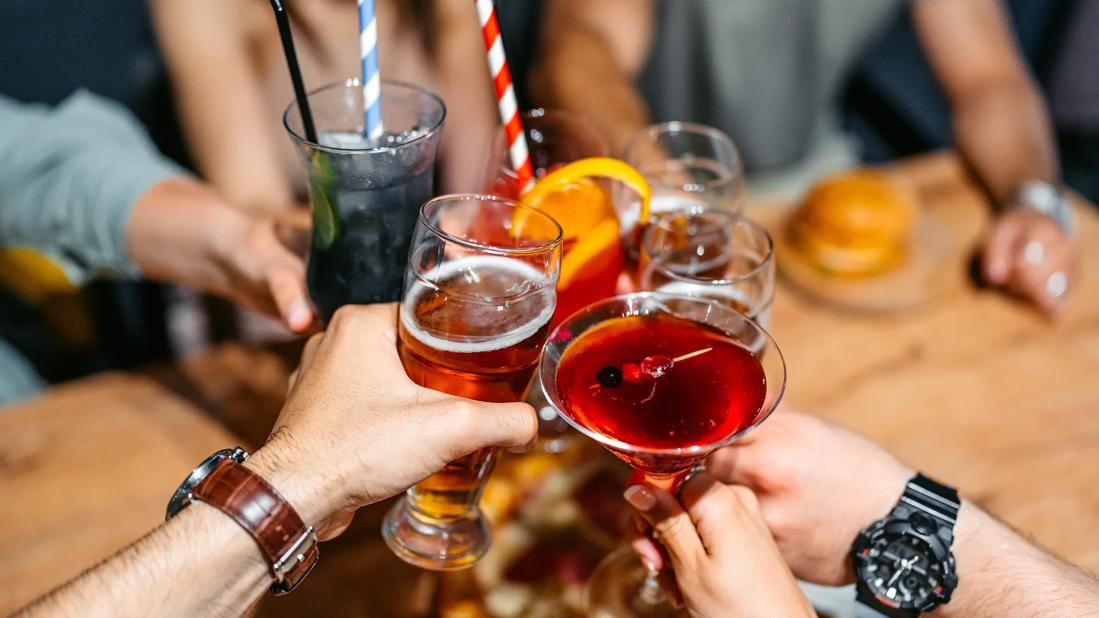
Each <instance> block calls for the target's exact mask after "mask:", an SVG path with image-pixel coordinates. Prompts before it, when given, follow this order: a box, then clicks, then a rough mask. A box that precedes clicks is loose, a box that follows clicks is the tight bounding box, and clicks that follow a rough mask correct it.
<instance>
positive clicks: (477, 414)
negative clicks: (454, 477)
mask: <svg viewBox="0 0 1099 618" xmlns="http://www.w3.org/2000/svg"><path fill="white" fill-rule="evenodd" d="M472 409H473V411H474V412H473V417H474V418H473V419H472V422H471V423H470V426H472V428H473V431H472V433H471V434H470V436H469V442H468V443H467V446H469V447H471V448H470V449H469V450H468V451H467V452H472V451H474V450H477V449H479V448H484V447H486V446H502V447H505V448H513V447H522V446H525V445H526V444H528V443H529V442H531V441H532V440H534V439H535V438H536V437H537V436H538V416H537V415H536V414H535V413H534V408H532V407H531V406H530V405H528V404H526V403H521V402H519V403H481V402H477V403H475V404H474V406H473V408H472Z"/></svg>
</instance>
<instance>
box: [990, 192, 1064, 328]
mask: <svg viewBox="0 0 1099 618" xmlns="http://www.w3.org/2000/svg"><path fill="white" fill-rule="evenodd" d="M1077 259H1078V253H1077V248H1076V244H1075V242H1074V241H1073V239H1072V238H1071V237H1070V236H1068V235H1066V234H1065V233H1064V232H1062V231H1061V228H1060V227H1058V226H1057V224H1056V223H1055V222H1054V221H1053V219H1050V218H1049V217H1047V216H1046V215H1043V214H1042V213H1039V212H1036V211H1034V210H1032V209H1029V208H1014V209H1012V210H1009V211H1008V212H1007V213H1005V214H1004V215H1002V216H1001V217H1000V218H999V219H998V220H997V221H996V223H995V224H994V225H993V227H992V230H991V231H990V232H989V234H988V237H987V238H986V239H985V243H984V265H983V268H984V276H985V278H986V279H987V280H988V282H989V283H992V284H994V285H997V286H1001V287H1003V288H1005V289H1007V290H1009V291H1011V292H1014V293H1015V294H1018V295H1019V296H1022V297H1023V298H1027V299H1029V300H1030V301H1031V302H1033V303H1034V304H1036V305H1037V306H1038V307H1039V308H1041V309H1042V310H1043V311H1044V312H1045V313H1046V314H1047V315H1049V316H1056V315H1057V313H1058V312H1060V310H1061V308H1062V307H1063V305H1064V302H1065V298H1066V294H1065V293H1066V292H1067V290H1068V287H1069V284H1070V283H1071V281H1072V277H1073V275H1074V274H1075V272H1076V263H1077ZM1058 273H1059V274H1058Z"/></svg>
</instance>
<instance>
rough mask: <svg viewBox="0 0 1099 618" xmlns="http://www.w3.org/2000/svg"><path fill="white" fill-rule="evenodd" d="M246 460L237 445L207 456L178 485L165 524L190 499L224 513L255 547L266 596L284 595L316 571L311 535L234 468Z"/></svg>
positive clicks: (255, 480) (270, 493)
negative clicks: (268, 577)
mask: <svg viewBox="0 0 1099 618" xmlns="http://www.w3.org/2000/svg"><path fill="white" fill-rule="evenodd" d="M247 459H248V452H247V451H245V450H244V449H243V448H241V447H239V446H238V447H236V448H233V449H224V450H220V451H218V452H216V453H214V454H213V455H210V456H209V457H207V458H206V459H205V460H204V461H203V462H202V463H200V464H199V465H198V467H197V468H195V469H194V470H192V471H191V474H190V475H188V476H187V478H186V479H184V480H183V482H182V483H180V485H179V489H177V490H176V491H175V493H174V494H173V495H172V499H171V500H169V501H168V513H167V516H166V517H165V519H166V520H167V519H171V518H172V517H175V516H176V515H177V514H179V512H180V511H182V510H183V509H184V508H186V507H187V506H188V505H190V504H191V503H192V502H194V501H195V500H198V501H200V502H205V503H206V504H208V505H210V506H212V507H214V508H216V509H218V510H220V511H221V512H223V513H225V514H226V515H228V516H229V517H231V518H232V519H233V521H235V522H237V524H239V525H240V527H241V528H244V530H245V531H246V532H248V534H250V535H251V536H252V538H253V539H255V541H256V544H257V545H259V549H260V553H262V554H263V556H264V558H265V559H266V561H267V564H268V565H269V566H270V567H271V572H272V573H273V574H274V577H275V583H274V584H273V585H272V586H271V592H273V593H275V594H286V593H287V592H290V591H291V590H293V589H294V588H297V587H298V585H299V584H300V583H301V582H302V580H304V579H305V576H306V575H309V572H310V571H312V570H313V567H314V566H316V564H317V559H318V558H319V557H320V550H319V549H318V548H317V534H316V532H315V531H314V530H313V526H307V525H306V524H305V522H304V521H302V518H301V516H299V515H298V512H297V511H295V510H294V507H292V506H290V503H289V502H287V501H286V499H285V498H283V497H282V495H281V494H279V492H278V491H276V490H275V488H274V487H271V486H270V485H268V484H267V481H265V480H263V478H262V477H261V476H260V475H258V474H256V473H255V472H252V471H251V470H249V469H248V468H246V467H244V466H242V465H240V464H242V463H244V462H245V461H246V460H247Z"/></svg>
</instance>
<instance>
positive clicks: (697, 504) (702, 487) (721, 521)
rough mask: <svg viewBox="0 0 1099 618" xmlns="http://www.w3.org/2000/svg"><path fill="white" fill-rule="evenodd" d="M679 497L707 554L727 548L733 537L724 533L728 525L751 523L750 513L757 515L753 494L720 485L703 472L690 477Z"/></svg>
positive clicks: (757, 506)
mask: <svg viewBox="0 0 1099 618" xmlns="http://www.w3.org/2000/svg"><path fill="white" fill-rule="evenodd" d="M680 495H681V499H682V501H683V506H684V507H685V508H686V509H687V515H688V516H689V517H690V518H691V522H692V523H693V524H694V527H695V530H697V531H698V536H699V540H700V541H701V542H702V546H703V547H704V548H705V550H706V552H707V553H708V554H710V555H713V554H714V553H720V552H722V551H723V550H726V549H728V543H729V542H730V539H733V538H735V536H734V535H730V534H724V533H723V532H726V527H727V526H730V525H738V526H739V525H743V524H744V523H745V522H749V521H751V513H752V512H753V511H754V512H755V513H756V514H758V512H759V505H758V503H757V502H756V500H755V495H754V494H752V492H751V491H750V490H748V489H747V488H745V487H742V486H737V489H734V488H733V487H730V486H728V485H723V484H721V483H719V482H717V480H715V479H714V478H713V477H712V476H710V475H708V474H705V473H700V474H696V475H694V476H693V477H691V479H690V480H689V481H687V483H686V484H684V486H683V489H682V490H681V491H680ZM753 523H754V522H753Z"/></svg>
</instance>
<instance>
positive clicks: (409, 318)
mask: <svg viewBox="0 0 1099 618" xmlns="http://www.w3.org/2000/svg"><path fill="white" fill-rule="evenodd" d="M493 271H495V273H501V272H507V273H508V274H509V275H511V276H514V277H515V280H516V283H517V284H518V285H516V286H511V287H510V288H509V289H508V290H505V292H511V291H512V289H511V288H515V289H514V294H513V295H511V299H512V300H511V304H512V305H513V306H512V307H511V308H510V309H505V310H503V311H501V310H500V309H501V305H497V304H492V303H486V304H478V303H477V302H470V303H467V304H466V305H464V307H463V320H464V321H466V322H467V323H470V322H479V321H480V322H483V323H485V324H486V325H488V324H494V325H498V324H503V325H507V322H508V321H509V320H508V318H509V317H510V316H509V315H507V314H508V313H509V312H510V314H511V315H512V316H513V315H514V312H515V311H522V310H524V309H528V308H529V309H533V308H535V307H537V308H538V313H537V315H535V316H534V317H532V318H531V319H529V320H527V321H526V322H524V323H523V324H520V325H518V326H516V327H514V328H511V329H509V330H505V331H504V332H502V333H492V334H491V335H486V336H466V337H463V338H462V339H461V340H454V339H445V338H443V337H439V336H436V335H434V334H432V333H429V332H428V331H427V330H425V329H424V328H422V327H421V326H420V325H419V324H416V322H415V320H414V316H415V314H416V312H415V307H416V303H417V302H418V301H419V299H420V297H421V296H422V295H423V294H424V293H426V292H430V291H431V290H432V289H433V288H432V287H431V286H430V285H429V284H427V283H425V282H423V281H420V280H419V279H417V280H416V282H415V283H414V284H413V288H412V290H411V291H410V292H408V293H406V294H405V299H404V301H403V306H402V308H401V324H402V325H403V326H404V328H405V331H406V332H407V333H408V334H410V335H412V336H413V337H415V338H416V339H417V340H418V341H419V342H420V343H422V344H423V345H425V346H427V347H430V348H432V349H435V350H439V351H441V352H451V353H456V354H475V353H483V352H492V351H494V350H502V349H504V348H507V347H511V346H513V345H516V344H518V343H520V342H522V341H524V340H525V339H528V338H530V337H531V336H532V335H534V334H535V333H537V332H538V330H539V329H541V328H542V327H543V326H545V325H546V323H547V322H549V321H550V318H552V317H553V310H554V308H555V304H556V296H555V294H554V289H553V286H552V285H551V282H550V281H549V279H548V278H547V277H546V275H545V273H543V272H542V271H540V270H538V269H536V268H534V267H533V266H531V265H530V264H526V263H523V262H521V261H519V260H515V259H511V258H506V257H499V256H489V255H479V256H473V257H465V258H461V259H458V260H454V261H451V262H446V263H445V264H443V265H442V266H440V267H439V268H438V270H436V271H434V272H435V277H434V278H435V279H436V280H446V279H449V278H451V277H453V276H455V275H459V273H462V272H467V273H468V272H476V273H478V275H479V278H481V279H484V278H485V274H488V273H493ZM490 276H491V275H490ZM470 298H475V297H470ZM481 300H482V301H488V300H491V299H489V298H482V299H481Z"/></svg>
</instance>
